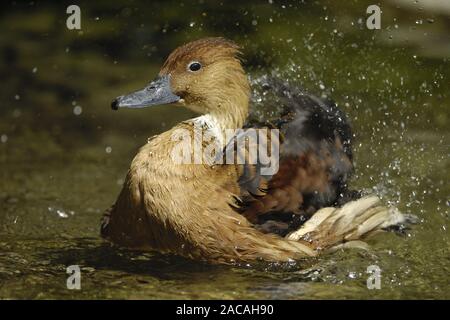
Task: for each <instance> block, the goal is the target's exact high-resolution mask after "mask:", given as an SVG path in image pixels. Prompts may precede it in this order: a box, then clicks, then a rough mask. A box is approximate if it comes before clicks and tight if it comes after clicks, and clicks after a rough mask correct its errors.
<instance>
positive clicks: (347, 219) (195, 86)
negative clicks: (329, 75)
mask: <svg viewBox="0 0 450 320" xmlns="http://www.w3.org/2000/svg"><path fill="white" fill-rule="evenodd" d="M238 53H239V51H238V47H237V45H236V44H234V43H232V42H230V41H228V40H225V39H222V38H207V39H201V40H197V41H194V42H191V43H188V44H186V45H184V46H181V47H180V48H178V49H176V50H175V51H174V52H173V53H171V54H170V56H169V58H168V59H167V61H166V62H165V63H164V65H163V67H162V69H161V71H160V73H159V78H158V79H157V80H156V81H155V82H152V84H150V85H149V86H148V87H147V88H145V89H144V90H142V91H138V92H136V93H133V94H130V95H127V96H121V97H119V98H117V99H116V100H115V101H114V102H113V105H112V106H113V108H114V109H117V108H119V107H122V106H125V107H143V106H144V105H153V104H160V103H167V104H169V103H173V104H177V105H181V106H184V107H187V108H189V109H191V110H194V111H196V112H198V113H201V114H203V116H201V117H199V118H195V119H190V120H187V121H184V122H182V123H180V124H179V125H177V126H175V127H174V128H172V129H170V130H169V131H166V132H163V133H161V134H160V135H158V136H155V137H153V138H152V139H150V140H149V142H148V143H147V144H146V145H145V146H143V147H142V148H141V149H140V150H139V152H138V154H137V155H136V157H135V158H134V159H133V161H132V163H131V167H130V169H129V171H128V174H127V177H126V180H125V183H124V185H123V188H122V191H121V192H120V194H119V197H118V199H117V200H116V202H115V204H114V205H113V206H112V207H111V208H110V209H109V210H108V211H107V212H106V213H105V216H104V220H103V223H102V230H101V232H102V236H103V237H105V238H106V239H108V240H110V241H112V242H113V243H115V244H117V245H120V246H123V247H127V248H131V249H139V250H157V251H160V252H170V253H176V254H179V255H182V256H185V257H189V258H192V259H199V260H205V261H209V262H215V263H233V262H248V261H254V260H258V259H261V260H265V261H289V260H291V259H299V258H303V257H308V256H315V255H316V254H318V252H319V251H320V250H322V249H326V248H331V247H333V246H335V245H339V244H341V243H343V242H346V241H351V240H355V239H360V238H363V237H364V236H365V235H366V234H369V233H371V232H373V231H374V230H378V229H380V228H381V227H383V228H385V227H387V226H389V225H390V223H391V222H392V223H394V222H395V223H399V222H402V221H403V220H404V219H403V218H402V217H403V216H402V215H401V214H400V213H398V212H397V211H395V210H391V209H387V208H384V207H382V206H380V205H379V203H378V201H377V200H376V198H373V197H372V198H363V199H362V200H358V201H354V202H351V203H353V205H352V206H350V209H348V212H346V211H345V210H344V208H345V206H344V207H343V208H340V209H330V208H326V209H322V210H320V211H318V212H317V213H316V214H314V215H313V216H312V218H311V219H310V220H308V222H309V221H311V222H309V224H308V222H307V223H306V224H305V225H304V226H303V229H299V230H297V227H298V226H300V223H292V221H287V225H289V226H290V227H288V228H286V229H285V230H284V231H283V232H284V233H283V232H281V233H283V236H285V235H286V237H282V236H280V235H277V234H274V233H269V232H268V231H267V230H266V229H265V228H264V224H266V223H267V222H268V220H271V221H274V223H275V224H276V223H278V224H283V223H286V221H285V220H286V217H285V216H286V215H288V216H289V215H290V217H291V218H290V219H291V220H295V219H294V218H293V216H295V217H297V216H304V217H306V218H309V217H310V216H311V215H312V214H313V213H314V212H313V211H317V210H318V209H320V208H322V207H324V206H327V205H331V204H333V203H337V202H338V200H339V195H340V194H342V193H343V192H344V191H346V190H347V189H346V179H347V174H348V173H349V172H350V171H351V170H352V164H351V152H350V151H349V145H348V141H347V140H345V139H347V138H348V134H347V136H346V134H344V133H343V132H341V131H342V130H341V131H340V129H341V127H342V128H343V126H340V125H339V124H337V125H335V126H334V127H333V128H331V131H332V132H331V131H330V130H328V129H329V128H328V127H326V128H318V130H316V129H317V128H316V129H315V128H314V121H312V122H311V121H309V122H308V121H306V122H305V119H303V118H302V117H303V116H304V115H303V112H302V110H301V108H296V107H295V106H294V107H292V108H291V109H290V110H289V112H291V115H290V116H289V117H285V116H281V115H280V119H283V123H281V122H280V123H278V124H276V127H277V128H280V131H281V132H282V134H283V139H284V140H283V143H282V146H281V153H280V170H279V171H278V173H276V174H275V175H274V176H272V177H267V176H260V175H259V173H258V165H251V166H249V165H230V164H214V165H211V164H208V163H203V164H179V163H174V161H173V157H171V154H172V152H173V150H174V149H176V148H177V142H178V141H177V140H176V139H174V135H176V134H177V133H178V132H180V130H181V131H183V132H188V133H189V136H190V138H191V139H192V141H197V142H199V143H200V144H202V141H201V140H200V139H201V136H200V134H201V133H205V132H206V131H208V130H209V131H210V132H211V131H212V132H214V139H216V140H217V142H220V143H221V145H222V146H224V145H225V143H226V142H227V141H224V140H225V134H224V132H225V129H237V128H242V127H243V125H244V123H245V121H246V119H247V116H248V109H249V99H250V86H249V83H248V79H247V77H246V75H245V72H244V70H243V68H242V66H241V63H240V61H239V59H238V57H237V54H238ZM291 98H292V97H291ZM312 113H314V112H312ZM299 121H300V122H299ZM327 121H328V120H327ZM297 122H298V123H297ZM324 123H326V121H325V122H324ZM330 123H331V124H327V126H329V125H334V124H333V123H332V122H330ZM249 125H250V124H249V122H248V123H247V126H249ZM259 125H260V126H261V124H259ZM299 125H300V127H299ZM198 126H200V127H201V130H200V131H201V132H200V134H199V132H198V131H196V129H195V128H197V127H198ZM319 127H320V125H319ZM344 127H345V126H344ZM299 128H301V129H299ZM344 129H345V128H344ZM311 130H315V131H314V132H317V131H320V130H322V131H324V133H323V134H319V135H318V136H317V134H315V135H316V136H314V137H313V136H311V135H310V134H309V133H310V132H312V131H311ZM329 131H330V132H329ZM344 131H345V130H344ZM347 133H348V132H347ZM324 137H325V138H324ZM344 140H345V141H344ZM305 143H306V144H305ZM344 193H345V192H344ZM359 203H361V204H362V205H361V206H360V205H359ZM361 207H363V209H364V210H361ZM323 210H328V211H326V214H324V211H323ZM346 210H347V209H346ZM352 210H353V211H352ZM361 211H362V212H361ZM268 215H271V218H270V219H267V216H268ZM392 216H395V217H396V219H392ZM315 217H318V218H316V219H315ZM321 217H323V219H322V220H320V219H319V218H321ZM371 217H372V218H373V217H375V218H373V220H374V221H369V220H370V219H371ZM283 219H284V220H283ZM288 220H289V218H288ZM319 220H320V223H317V221H319ZM394 220H395V221H394ZM314 221H315V222H314ZM367 221H369V222H370V223H366V222H367ZM314 223H316V224H314ZM365 223H366V224H365ZM293 225H295V227H296V228H294V229H293ZM361 225H364V228H365V229H361V230H360V229H358V227H359V226H361ZM305 227H306V231H307V232H303V231H305V229H304V228H305ZM302 230H303V231H302ZM358 230H359V231H358ZM288 232H289V234H287V233H288ZM302 232H303V233H302ZM275 233H280V232H278V231H276V232H275Z"/></svg>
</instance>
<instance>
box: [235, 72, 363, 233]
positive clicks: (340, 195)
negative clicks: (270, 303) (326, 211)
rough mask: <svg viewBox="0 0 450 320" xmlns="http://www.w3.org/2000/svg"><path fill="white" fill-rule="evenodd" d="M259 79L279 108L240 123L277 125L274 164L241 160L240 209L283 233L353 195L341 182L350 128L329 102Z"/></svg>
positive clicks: (347, 166)
mask: <svg viewBox="0 0 450 320" xmlns="http://www.w3.org/2000/svg"><path fill="white" fill-rule="evenodd" d="M264 81H265V82H264V83H263V84H262V87H263V90H265V92H266V95H267V93H270V94H271V95H273V96H274V99H273V101H272V104H275V106H278V108H279V109H278V110H279V111H278V113H275V114H274V113H273V111H272V117H273V119H272V120H269V121H264V120H263V121H261V119H257V120H256V121H255V118H257V117H250V118H249V121H248V122H247V124H246V127H258V128H263V127H267V128H271V129H278V130H279V136H280V139H279V146H278V147H279V164H278V165H279V170H278V172H276V173H275V174H273V175H264V174H262V170H261V169H262V168H263V167H264V166H263V165H262V164H261V163H260V162H258V163H257V164H255V165H251V164H246V165H244V169H243V173H242V175H241V177H240V180H239V184H240V187H241V200H242V201H241V203H240V211H241V212H242V214H243V215H244V216H246V217H247V219H249V220H250V221H251V222H253V223H254V224H255V225H256V226H259V227H260V228H261V229H262V230H263V231H266V232H275V233H279V234H281V235H285V234H287V233H288V232H290V231H292V230H295V229H297V228H298V226H299V225H301V224H302V223H303V221H305V220H306V219H307V218H309V216H310V215H311V214H312V213H314V212H316V211H317V210H319V209H320V208H323V207H326V206H330V205H336V204H342V203H345V202H346V201H347V199H352V198H354V197H355V196H356V194H357V193H355V192H350V191H349V190H348V187H347V181H348V178H349V176H350V174H351V172H352V170H353V165H352V151H351V143H352V132H351V128H350V125H349V122H348V120H347V117H346V116H345V114H344V113H343V112H342V111H341V110H340V109H339V108H338V107H337V106H336V105H335V104H334V103H333V102H330V101H325V100H322V99H319V98H317V97H315V96H313V95H311V94H308V93H305V92H304V91H302V90H301V89H299V88H295V87H290V86H288V85H286V84H284V83H282V82H281V81H279V80H277V79H269V78H266V79H264ZM259 116H260V115H259ZM259 118H261V117H259ZM267 139H268V140H270V135H268V136H267ZM271 142H272V141H266V142H264V143H266V144H270V143H271ZM259 143H261V141H259ZM274 146H275V147H277V145H276V144H275V145H274Z"/></svg>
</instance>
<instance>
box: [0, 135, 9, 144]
mask: <svg viewBox="0 0 450 320" xmlns="http://www.w3.org/2000/svg"><path fill="white" fill-rule="evenodd" d="M0 141H1V142H2V143H6V142H7V141H8V136H7V135H6V134H2V135H1V137H0Z"/></svg>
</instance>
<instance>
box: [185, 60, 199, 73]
mask: <svg viewBox="0 0 450 320" xmlns="http://www.w3.org/2000/svg"><path fill="white" fill-rule="evenodd" d="M201 68H202V65H201V64H200V62H197V61H193V62H191V63H189V65H188V69H189V70H190V71H194V72H195V71H198V70H200V69H201Z"/></svg>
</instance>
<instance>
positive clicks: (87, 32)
mask: <svg viewBox="0 0 450 320" xmlns="http://www.w3.org/2000/svg"><path fill="white" fill-rule="evenodd" d="M70 4H77V5H79V6H80V8H81V20H82V22H81V30H80V31H77V30H68V29H67V28H66V19H67V17H68V15H67V14H66V8H67V6H68V5H70ZM370 4H377V5H379V6H380V7H381V9H382V23H381V27H382V29H381V30H368V29H367V28H366V25H365V20H366V18H367V16H368V15H367V14H366V8H367V7H368V5H370ZM0 17H1V19H0V28H1V33H0V77H1V79H2V80H3V83H2V84H1V91H0V98H1V99H0V166H1V169H0V298H110V297H113V298H373V297H378V298H400V297H401V298H417V297H427V298H449V292H450V290H449V289H450V288H449V281H448V274H449V271H450V270H449V269H450V266H449V257H450V254H449V248H450V241H449V239H448V227H449V224H448V221H449V211H448V209H449V205H450V188H449V185H448V181H449V173H448V172H449V169H450V161H449V150H450V148H449V147H450V139H449V138H450V132H449V127H448V125H449V122H450V112H449V108H450V95H449V84H450V77H449V76H450V61H449V58H450V3H449V2H448V1H444V0H443V1H432V0H421V1H414V0H390V1H381V2H373V1H346V2H343V1H341V2H338V1H331V0H330V1H278V0H273V1H272V0H271V1H247V2H245V3H243V2H242V1H223V2H219V1H217V2H216V1H214V2H213V1H206V0H205V1H202V0H200V1H161V2H156V1H151V2H148V1H117V2H115V3H114V4H113V3H111V1H96V2H95V3H94V2H93V1H77V2H67V1H61V2H52V1H13V2H5V3H3V5H2V8H1V12H0ZM204 36H224V37H227V38H230V39H232V40H234V41H236V42H237V43H238V44H240V45H241V46H242V48H243V53H244V57H245V61H244V62H245V68H246V70H247V71H248V72H249V74H250V76H251V77H252V79H254V78H256V77H258V76H259V75H262V74H266V73H273V74H275V75H277V76H279V77H282V78H284V79H286V80H289V81H290V82H292V83H298V84H300V85H302V86H304V87H305V88H307V89H308V90H309V91H310V92H312V93H314V94H316V95H318V96H328V97H330V98H332V99H333V100H335V101H336V102H337V103H338V105H339V106H340V107H341V108H343V109H344V110H345V111H346V112H347V113H348V114H349V117H350V119H351V121H352V123H353V126H354V130H355V133H356V142H355V151H356V166H357V170H356V174H355V177H354V179H353V184H354V186H355V187H357V188H363V189H367V190H369V191H374V192H377V193H378V194H379V195H381V196H382V197H383V199H384V200H385V201H386V202H388V203H391V204H394V205H396V206H398V207H399V208H400V209H401V210H403V211H405V212H408V213H414V214H416V215H418V216H419V218H420V219H421V223H420V224H419V225H418V226H416V227H414V228H413V230H412V231H411V232H410V233H409V234H408V236H407V237H405V238H400V237H397V236H395V235H383V236H381V237H379V238H377V239H374V240H373V241H374V242H373V243H371V244H372V245H373V248H374V251H373V252H370V253H361V252H345V253H342V252H341V253H337V254H335V255H332V256H327V257H324V258H321V259H317V260H314V261H308V262H305V264H302V265H301V266H298V267H297V268H293V269H289V270H276V271H274V270H272V269H271V270H270V271H269V270H255V269H251V268H250V269H241V268H223V267H211V266H205V265H202V264H196V263H193V262H190V261H185V260H183V259H178V258H175V257H165V256H159V255H154V254H136V253H130V252H126V251H122V250H115V249H112V248H110V247H109V245H107V244H105V243H104V242H103V241H102V240H101V239H100V238H99V236H98V229H99V220H100V217H101V214H102V211H103V210H104V209H105V208H107V207H108V206H109V205H110V204H111V203H112V202H113V201H114V200H115V197H116V196H117V193H118V191H119V190H120V187H121V184H122V182H123V178H124V176H125V173H126V170H127V168H128V165H129V163H130V161H131V159H132V157H133V155H134V154H135V153H136V151H137V149H138V148H139V146H141V145H142V144H144V143H145V142H146V139H147V137H149V136H151V135H153V134H156V133H158V132H161V131H163V130H166V129H167V128H170V127H171V126H172V125H174V124H175V123H177V122H179V121H180V120H183V119H187V118H189V117H192V116H193V114H191V113H189V112H188V111H182V110H180V109H178V108H171V107H167V106H161V107H155V108H153V109H143V110H121V111H120V112H113V111H111V109H110V102H111V100H112V99H113V98H114V97H116V96H118V95H120V94H123V93H126V92H128V91H131V90H134V89H137V88H140V87H142V86H143V85H144V84H146V83H147V82H149V81H150V80H151V79H153V77H154V76H155V75H156V74H157V72H158V69H159V67H160V66H161V65H162V63H163V62H164V60H165V58H166V57H167V55H168V54H169V53H170V51H171V50H173V49H174V48H176V47H177V46H179V45H181V44H182V43H184V42H186V41H189V40H194V39H198V38H201V37H204ZM70 264H79V265H81V266H82V267H83V269H82V270H83V274H84V275H85V276H84V277H83V282H82V288H83V289H82V290H80V291H77V292H74V291H70V290H67V289H66V286H65V279H66V274H65V268H66V266H67V265H70ZM370 264H378V265H380V267H381V268H382V270H383V277H384V278H383V279H384V280H383V288H382V290H377V291H375V292H374V291H373V290H372V291H369V290H367V288H366V285H365V279H366V276H367V275H366V274H365V268H366V267H367V266H368V265H370Z"/></svg>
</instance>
